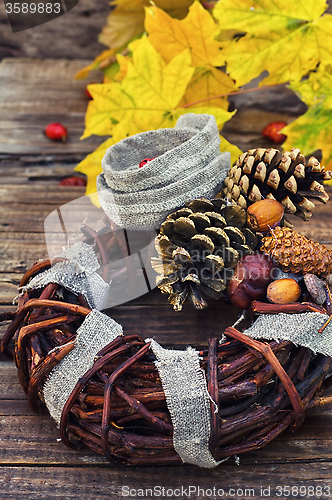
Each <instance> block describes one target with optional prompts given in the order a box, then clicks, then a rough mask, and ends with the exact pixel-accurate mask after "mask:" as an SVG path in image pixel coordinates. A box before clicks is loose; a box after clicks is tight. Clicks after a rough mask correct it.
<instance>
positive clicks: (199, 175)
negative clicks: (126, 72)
mask: <svg viewBox="0 0 332 500" xmlns="http://www.w3.org/2000/svg"><path fill="white" fill-rule="evenodd" d="M145 158H155V159H154V160H152V161H150V162H148V163H147V164H146V165H144V166H143V167H141V168H139V163H140V162H141V161H142V160H144V159H145ZM102 167H103V173H102V174H101V175H99V176H98V178H97V190H98V195H99V201H100V204H101V206H102V208H103V210H104V211H105V212H106V214H107V215H108V216H109V217H110V219H112V220H113V221H114V222H115V223H116V224H118V225H119V226H121V227H124V228H126V229H134V230H147V229H152V228H158V227H159V226H160V224H161V223H162V222H163V220H164V219H165V218H166V216H167V215H168V214H169V213H171V212H172V211H173V210H175V209H176V208H179V207H180V206H182V205H183V204H184V203H185V202H186V201H187V200H191V199H194V198H198V197H201V196H205V197H207V198H213V197H214V196H215V195H216V194H217V192H218V191H220V188H221V185H222V182H223V180H224V178H225V177H226V175H227V172H228V169H229V167H230V153H228V152H226V153H220V137H219V131H218V127H217V123H216V120H215V118H214V116H212V115H198V114H194V113H188V114H186V115H183V116H181V117H180V118H179V119H178V121H177V123H176V125H175V127H174V128H173V129H160V130H153V131H149V132H143V133H141V134H136V135H133V136H132V137H128V138H126V139H123V140H122V141H120V142H118V143H117V144H115V145H114V146H111V147H110V148H109V149H108V150H107V152H106V154H105V156H104V158H103V161H102Z"/></svg>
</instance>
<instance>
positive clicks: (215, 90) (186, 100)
mask: <svg viewBox="0 0 332 500" xmlns="http://www.w3.org/2000/svg"><path fill="white" fill-rule="evenodd" d="M236 90H237V87H236V86H235V84H234V81H233V80H232V79H231V78H230V77H229V76H228V75H226V73H224V72H223V71H221V70H219V69H216V68H212V67H211V68H210V69H206V68H199V69H197V70H196V72H195V74H194V76H193V77H192V79H191V81H190V83H189V85H188V87H187V89H186V92H185V94H184V96H183V98H182V100H181V102H180V104H179V107H186V108H188V109H187V111H193V108H198V107H202V104H203V103H202V102H201V101H203V102H204V106H205V107H207V108H216V107H217V108H222V109H225V110H228V106H229V103H228V100H227V95H228V94H231V93H232V92H234V91H236ZM217 95H223V97H218V98H215V96H217Z"/></svg>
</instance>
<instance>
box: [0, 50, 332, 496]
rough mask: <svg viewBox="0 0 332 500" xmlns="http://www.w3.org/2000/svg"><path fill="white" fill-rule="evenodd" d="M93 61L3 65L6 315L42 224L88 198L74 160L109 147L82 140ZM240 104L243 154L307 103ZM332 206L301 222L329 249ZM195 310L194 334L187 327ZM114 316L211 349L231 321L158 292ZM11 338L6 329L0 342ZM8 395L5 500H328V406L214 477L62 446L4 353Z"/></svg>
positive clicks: (331, 475)
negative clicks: (66, 181) (87, 72)
mask: <svg viewBox="0 0 332 500" xmlns="http://www.w3.org/2000/svg"><path fill="white" fill-rule="evenodd" d="M85 63H86V61H83V60H78V59H73V60H71V61H69V60H68V59H38V60H37V59H28V58H15V59H4V60H3V61H2V63H1V64H0V88H1V93H0V196H1V198H0V199H1V206H0V232H1V241H0V286H1V289H0V311H4V310H14V309H15V307H14V306H13V305H12V300H13V298H14V297H15V296H16V295H17V285H18V283H19V280H20V277H21V276H22V273H23V272H24V271H25V270H26V269H27V268H29V267H30V266H31V265H32V264H33V262H35V261H36V260H37V259H41V258H45V257H47V248H46V244H45V236H44V227H43V223H44V219H45V217H46V216H47V215H48V214H49V213H51V212H52V211H53V210H55V209H56V208H57V207H60V206H62V205H64V204H65V203H68V202H69V201H71V200H74V199H76V198H79V197H81V196H83V195H84V188H70V187H59V186H58V182H59V180H61V179H62V178H64V177H66V176H69V175H71V174H72V170H73V168H74V166H75V165H76V164H77V163H78V161H80V160H81V159H83V158H84V157H85V155H86V154H87V153H89V152H91V151H92V150H93V149H94V148H95V147H96V145H98V144H99V143H100V142H101V140H102V139H101V138H91V139H89V140H86V141H79V136H80V134H81V133H82V131H83V126H84V125H83V124H84V113H85V109H86V105H87V100H86V98H85V95H84V87H85V85H86V82H77V81H74V80H73V78H72V77H73V75H74V74H75V72H76V71H77V69H79V68H81V67H82V66H83V65H84V64H85ZM94 79H95V75H92V76H91V80H92V81H93V80H94ZM235 104H236V105H237V106H239V109H240V111H239V112H238V114H237V115H236V116H235V118H234V119H232V121H231V122H230V123H229V124H227V126H226V127H225V135H227V137H228V138H229V140H232V141H234V142H236V143H237V145H238V146H239V147H241V148H242V149H243V150H246V149H249V148H250V147H255V146H258V145H263V146H267V145H268V144H267V143H266V142H265V141H263V140H262V138H261V135H260V131H261V129H262V128H263V126H264V125H265V124H267V123H268V122H270V121H272V120H275V119H285V120H286V121H287V122H289V121H291V120H292V119H294V118H295V117H296V116H298V115H299V114H300V113H302V112H303V106H302V104H301V103H300V102H299V101H298V100H297V99H296V98H294V96H292V94H291V93H290V92H289V91H287V90H286V89H284V88H283V87H278V88H274V89H273V90H270V91H264V92H262V93H260V95H257V94H256V96H255V98H254V97H253V96H251V95H249V94H248V96H247V97H246V99H243V98H238V100H237V101H236V103H235ZM276 110H278V111H276ZM50 121H61V122H63V123H64V124H65V125H67V126H68V128H69V140H68V142H67V143H66V144H58V143H54V142H50V141H48V140H47V139H46V138H45V137H44V135H43V133H42V131H43V128H44V126H45V125H46V124H47V123H49V122H50ZM330 194H332V193H331V190H330ZM331 204H332V201H331V202H330V203H329V204H327V205H325V206H324V205H319V206H318V207H317V209H316V212H315V214H314V217H313V218H312V220H311V221H310V222H308V223H306V224H305V223H303V222H301V221H297V222H296V229H297V230H299V231H301V232H302V233H304V234H306V235H308V236H309V237H312V238H314V239H316V240H318V241H320V242H323V243H326V244H327V245H328V246H329V247H330V248H332V224H331V223H330V214H331V206H332V205H331ZM215 314H218V318H219V319H218V322H216V321H215V317H216V316H214V315H215ZM188 315H191V322H192V323H191V324H192V329H191V331H190V332H188V330H187V329H186V331H184V330H185V329H184V328H183V322H184V321H186V318H187V317H188ZM112 316H113V317H114V319H116V320H117V321H119V322H120V323H121V324H122V325H123V327H124V331H125V332H126V333H137V332H138V333H140V334H142V335H143V336H146V337H147V336H151V335H154V336H155V337H156V338H157V340H159V341H160V342H161V343H164V344H165V343H166V344H179V345H180V344H181V345H187V344H191V345H197V344H204V343H206V341H207V338H208V337H209V336H211V335H212V334H218V335H221V333H222V328H223V326H226V325H228V324H231V322H232V318H230V317H229V315H227V311H226V309H225V308H224V309H223V308H222V307H221V308H218V312H216V308H212V309H208V310H207V311H203V312H201V313H197V312H194V311H193V309H190V308H189V307H188V308H187V307H186V308H185V309H184V311H183V313H182V315H181V314H179V313H175V312H171V313H170V311H169V306H168V305H167V304H165V297H163V296H161V294H159V292H158V291H156V290H155V291H153V292H150V293H149V294H147V295H145V296H143V297H141V298H139V299H136V300H135V301H134V302H132V303H130V304H126V305H123V306H120V307H117V308H114V310H113V312H112ZM166 316H167V321H166ZM216 324H217V325H218V327H217V326H216ZM3 331H4V327H3V326H2V327H1V335H2V334H3ZM0 400H1V403H0V498H1V500H5V499H22V500H23V499H31V500H32V499H33V500H35V499H43V500H48V499H55V498H66V499H67V498H68V499H69V498H70V499H80V500H92V499H111V498H112V499H113V498H114V499H119V498H123V497H124V495H123V494H126V492H128V489H126V488H125V487H128V488H131V489H132V490H131V491H130V493H131V495H130V498H152V496H151V495H150V496H149V493H147V496H145V495H144V492H142V491H140V489H146V488H154V487H161V488H162V487H164V488H165V490H162V489H161V490H156V491H157V493H158V491H160V496H161V497H162V496H164V497H165V498H166V497H167V498H172V499H175V498H188V494H189V493H190V498H214V497H213V496H211V495H210V494H209V493H211V492H209V491H208V490H209V489H213V488H215V489H216V491H217V490H218V489H221V488H223V489H224V490H225V493H228V497H230V496H232V497H233V498H240V499H247V498H255V499H258V498H263V497H265V498H286V496H287V489H286V490H281V489H280V488H278V486H279V487H287V486H289V487H292V486H293V487H296V486H298V488H299V490H298V494H296V489H293V493H292V490H291V495H290V498H296V497H299V498H319V497H320V498H330V497H331V498H332V466H331V461H332V447H331V444H332V443H331V436H332V431H331V429H332V408H329V407H323V408H321V409H320V408H318V409H315V410H311V411H310V412H308V415H307V418H306V420H305V422H304V424H303V425H302V426H301V427H300V429H299V430H298V431H297V432H296V433H292V432H290V431H286V432H284V433H283V434H282V435H280V436H279V437H278V438H277V439H275V440H274V441H273V442H272V443H270V444H269V445H267V446H266V447H265V448H263V449H261V450H258V451H255V452H250V453H247V454H244V455H242V456H241V457H240V461H239V464H237V463H236V462H235V460H234V457H233V458H230V459H229V460H228V461H227V462H225V463H223V464H221V465H220V466H218V467H217V468H215V469H212V470H211V469H209V470H206V469H199V468H197V467H194V466H188V465H183V466H176V467H173V466H172V467H157V466H156V467H148V468H144V467H133V468H130V467H114V466H113V465H110V464H109V463H108V462H107V461H106V459H104V458H103V457H102V456H99V455H96V454H94V453H92V452H90V451H89V450H86V449H83V450H80V451H77V450H71V449H68V448H66V447H65V446H64V445H63V444H62V443H61V442H60V441H59V431H58V429H57V427H56V425H55V423H54V422H53V421H52V419H51V418H50V417H49V416H48V415H35V414H33V413H32V411H31V410H30V409H29V408H28V405H27V403H26V398H25V395H24V393H23V391H22V389H21V388H20V386H19V383H18V380H17V374H16V368H15V366H14V364H13V362H11V361H8V360H7V359H5V358H4V357H0ZM189 486H191V490H188V488H189ZM300 486H302V490H300ZM182 487H183V488H184V491H181V488H182ZM309 487H312V488H314V489H310V488H309ZM123 488H124V489H123ZM198 488H201V490H200V491H199V490H198ZM229 488H234V490H229ZM261 488H263V490H262V489H261ZM269 488H270V489H269ZM319 488H321V489H319ZM328 488H330V489H331V494H328V491H329V490H328ZM249 489H250V490H249ZM246 490H247V491H246ZM163 491H164V495H162V493H163ZM301 492H302V493H301ZM320 492H321V494H320ZM156 496H157V495H156ZM216 498H218V496H216ZM219 498H221V497H219ZM224 498H227V497H224Z"/></svg>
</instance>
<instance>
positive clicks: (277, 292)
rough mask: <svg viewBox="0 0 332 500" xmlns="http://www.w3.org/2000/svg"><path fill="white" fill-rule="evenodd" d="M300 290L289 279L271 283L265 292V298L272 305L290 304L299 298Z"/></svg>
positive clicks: (293, 281) (295, 282) (297, 285)
mask: <svg viewBox="0 0 332 500" xmlns="http://www.w3.org/2000/svg"><path fill="white" fill-rule="evenodd" d="M301 293H302V292H301V288H300V286H299V284H298V283H297V281H295V280H293V279H289V278H284V279H281V280H276V281H272V283H270V284H269V286H268V287H267V291H266V296H267V298H268V300H269V301H270V302H273V303H274V304H290V303H291V302H296V301H297V300H298V299H299V298H300V297H301Z"/></svg>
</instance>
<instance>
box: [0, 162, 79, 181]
mask: <svg viewBox="0 0 332 500" xmlns="http://www.w3.org/2000/svg"><path fill="white" fill-rule="evenodd" d="M83 158H84V155H76V156H73V155H72V156H71V155H65V156H64V155H47V156H45V155H42V156H32V157H31V156H27V155H22V156H11V155H10V156H8V155H1V154H0V184H1V186H3V185H4V184H11V185H12V184H13V182H14V181H15V185H16V186H17V184H26V185H30V187H31V188H32V186H31V181H32V182H33V183H34V184H38V185H39V186H41V185H44V186H45V185H46V184H47V185H49V184H51V183H52V184H56V185H57V184H58V183H59V181H60V180H62V179H64V178H66V177H70V176H72V175H76V176H80V177H82V178H83V179H85V176H84V175H83V174H79V173H78V172H74V168H75V166H76V165H77V164H78V163H79V162H80V161H81V160H83Z"/></svg>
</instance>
